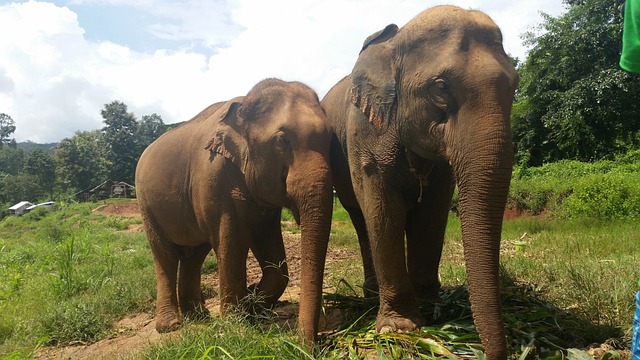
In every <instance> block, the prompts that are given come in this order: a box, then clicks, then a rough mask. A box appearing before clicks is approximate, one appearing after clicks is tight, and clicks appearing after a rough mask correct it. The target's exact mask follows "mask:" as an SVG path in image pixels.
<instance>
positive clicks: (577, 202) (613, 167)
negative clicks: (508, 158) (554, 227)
mask: <svg viewBox="0 0 640 360" xmlns="http://www.w3.org/2000/svg"><path fill="white" fill-rule="evenodd" d="M513 174H514V175H513V179H512V181H511V188H510V193H509V200H508V201H509V205H508V206H509V207H510V208H512V209H518V210H520V211H526V212H529V213H532V214H540V213H542V212H543V211H546V212H548V213H549V214H550V215H555V216H559V217H569V218H580V217H584V216H589V217H592V218H598V219H603V220H612V219H638V218H640V150H636V151H631V152H629V153H627V154H625V155H621V156H618V157H617V158H616V159H614V160H601V161H594V162H590V163H586V162H579V161H576V160H562V161H557V162H554V163H549V164H545V165H543V166H540V167H531V168H529V167H524V166H519V167H516V168H515V169H514V173H513Z"/></svg>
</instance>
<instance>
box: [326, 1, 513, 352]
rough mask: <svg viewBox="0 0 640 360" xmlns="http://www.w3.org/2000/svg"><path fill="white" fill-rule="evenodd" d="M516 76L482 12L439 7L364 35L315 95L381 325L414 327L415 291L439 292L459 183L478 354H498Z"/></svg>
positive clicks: (417, 319) (421, 294)
mask: <svg viewBox="0 0 640 360" xmlns="http://www.w3.org/2000/svg"><path fill="white" fill-rule="evenodd" d="M517 83H518V75H517V73H516V71H515V69H514V66H513V65H512V63H511V61H510V60H509V58H508V57H507V55H506V54H505V52H504V49H503V47H502V35H501V33H500V30H499V29H498V27H497V26H496V25H495V23H494V22H493V21H492V20H491V19H490V18H489V17H488V16H487V15H485V14H483V13H481V12H478V11H467V10H463V9H460V8H457V7H453V6H438V7H434V8H431V9H428V10H426V11H424V12H422V13H420V14H419V15H417V16H416V17H415V18H414V19H413V20H411V21H410V22H409V23H407V24H406V25H405V26H404V27H402V28H401V29H398V27H397V26H396V25H393V24H392V25H389V26H387V27H386V28H385V29H384V30H381V31H379V32H377V33H375V34H373V35H371V36H370V37H369V38H367V39H366V40H365V42H364V45H363V47H362V50H361V52H360V55H359V57H358V59H357V61H356V64H355V66H354V68H353V71H352V73H351V74H350V75H349V76H347V77H345V78H344V79H342V80H341V81H340V82H338V83H337V84H336V85H335V86H334V87H333V88H332V89H331V90H330V91H329V92H328V93H327V95H326V96H325V97H324V99H323V100H322V102H321V104H322V107H323V109H324V110H325V113H326V114H327V116H328V117H329V119H330V120H331V121H332V125H333V127H334V132H335V136H334V139H333V141H332V146H331V166H332V171H333V174H334V186H335V189H336V192H337V193H338V196H339V198H340V200H341V202H342V204H343V205H344V207H345V208H346V209H347V210H348V212H349V214H350V216H351V219H352V221H353V223H354V226H355V228H356V230H357V233H358V237H359V240H360V244H361V251H362V255H363V263H364V269H365V290H374V289H375V284H376V282H377V283H378V285H379V295H380V310H379V312H378V316H377V321H376V329H377V330H378V331H389V330H391V331H393V330H400V331H411V330H415V329H416V328H417V327H419V326H421V325H423V324H424V323H425V319H424V318H423V316H422V315H421V314H420V312H419V309H418V306H417V299H420V298H422V299H428V300H437V299H438V298H439V295H438V294H439V289H440V282H439V280H438V266H439V262H440V257H441V252H442V244H443V239H444V231H445V227H446V222H447V216H448V210H449V208H450V203H451V198H452V194H453V191H454V187H455V185H457V186H458V189H459V208H460V217H461V223H462V225H461V226H462V238H463V243H464V255H465V263H466V267H467V282H468V286H469V294H470V300H471V306H472V310H473V317H474V321H475V323H476V326H477V329H478V332H479V334H480V337H481V339H482V344H483V345H484V348H485V351H486V355H487V358H489V359H504V358H506V356H507V354H506V340H505V331H504V324H503V321H502V310H501V304H500V291H499V286H500V279H499V274H498V272H499V252H500V232H501V228H502V216H503V211H504V207H505V203H506V198H507V193H508V188H509V182H510V178H511V170H512V157H513V154H512V152H513V150H512V139H511V130H510V124H509V116H510V112H511V103H512V101H513V96H514V92H515V89H516V87H517ZM405 235H406V247H407V248H406V250H405V242H404V237H405ZM365 292H366V291H365Z"/></svg>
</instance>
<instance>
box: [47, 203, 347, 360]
mask: <svg viewBox="0 0 640 360" xmlns="http://www.w3.org/2000/svg"><path fill="white" fill-rule="evenodd" d="M94 212H95V213H99V214H103V215H115V216H127V217H139V216H140V213H139V211H138V205H137V204H136V203H130V204H109V205H103V206H100V207H98V208H96V209H95V210H94ZM128 231H143V230H142V225H131V226H130V227H129V229H128ZM283 238H284V243H285V248H286V256H287V265H288V268H289V284H288V286H287V289H286V290H285V292H284V294H283V295H282V297H281V298H280V301H279V304H278V306H277V307H276V309H275V312H276V313H277V320H278V321H281V322H283V323H289V324H291V326H295V323H296V321H297V318H296V314H297V311H298V300H299V298H300V235H299V234H291V233H284V234H283ZM209 256H213V254H210V255H209ZM357 256H359V254H358V253H357V252H355V251H345V250H334V249H330V250H329V252H328V253H327V263H326V266H325V268H326V269H327V268H330V266H331V264H332V263H334V262H337V261H340V260H344V259H348V258H352V257H354V258H355V257H357ZM260 276H261V270H260V266H259V264H258V262H257V260H256V259H255V258H254V257H253V255H252V254H251V253H250V254H249V259H248V261H247V284H253V283H256V282H258V280H259V279H260ZM202 282H203V283H204V286H205V287H206V288H211V289H216V291H217V289H218V277H217V275H216V274H204V275H203V277H202ZM205 305H206V307H207V309H208V310H209V311H210V312H211V315H213V316H218V315H219V314H220V301H219V298H218V297H217V296H212V297H209V298H207V299H206V300H205ZM333 325H334V324H326V323H325V324H321V325H320V327H321V329H320V330H323V328H325V329H326V328H327V327H329V326H333ZM114 329H115V333H116V334H117V335H114V336H112V337H110V338H108V339H105V340H102V341H98V342H96V343H92V344H83V343H78V344H72V345H70V346H66V347H55V348H43V349H40V350H39V351H38V352H37V354H36V358H39V359H113V358H119V357H123V356H128V355H132V354H135V353H136V352H139V351H141V350H143V349H144V348H146V347H148V346H150V345H152V344H155V343H158V342H160V341H163V340H165V339H168V338H171V337H173V336H176V335H177V334H179V331H176V332H172V333H165V334H159V333H158V332H157V331H156V330H155V321H154V315H153V314H147V313H142V314H136V315H134V316H128V317H125V318H124V319H122V320H120V321H118V322H117V323H115V324H114Z"/></svg>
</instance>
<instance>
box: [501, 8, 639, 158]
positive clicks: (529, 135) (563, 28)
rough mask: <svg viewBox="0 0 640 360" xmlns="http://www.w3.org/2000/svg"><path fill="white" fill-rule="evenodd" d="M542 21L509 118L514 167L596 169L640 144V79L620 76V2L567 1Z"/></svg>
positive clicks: (531, 34) (531, 35)
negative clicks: (582, 164)
mask: <svg viewBox="0 0 640 360" xmlns="http://www.w3.org/2000/svg"><path fill="white" fill-rule="evenodd" d="M566 3H567V4H568V5H569V9H568V11H567V13H566V14H564V15H563V16H561V17H558V18H554V17H551V16H549V15H545V14H543V16H544V21H543V23H542V24H541V26H540V28H539V29H538V30H539V31H541V32H542V35H538V34H537V33H536V32H529V33H527V34H526V35H525V42H526V43H527V44H528V45H530V46H532V48H531V51H530V52H529V54H528V57H527V59H526V60H525V62H524V64H523V65H522V66H521V67H520V68H519V69H518V71H519V73H520V89H519V91H518V93H517V94H516V100H515V103H514V107H513V113H512V127H513V133H514V142H515V145H516V161H517V162H518V163H520V164H524V165H541V164H542V163H546V162H554V161H557V160H561V159H573V160H581V161H593V160H599V159H606V158H611V157H613V156H615V155H616V154H619V153H622V152H626V151H628V150H630V149H635V148H637V147H638V145H639V144H640V133H639V131H640V102H639V101H638V100H637V97H638V94H640V77H638V76H637V75H635V74H630V73H628V72H625V71H624V70H622V69H620V68H619V65H618V62H619V59H620V48H621V36H622V14H621V12H620V9H619V8H620V5H621V3H622V0H613V1H612V0H580V1H577V0H573V1H566Z"/></svg>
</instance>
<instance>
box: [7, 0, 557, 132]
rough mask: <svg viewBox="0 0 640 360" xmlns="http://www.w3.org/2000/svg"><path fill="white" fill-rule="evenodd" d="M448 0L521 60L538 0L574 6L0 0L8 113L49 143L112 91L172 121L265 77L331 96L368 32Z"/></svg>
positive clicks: (96, 116) (83, 121) (87, 119)
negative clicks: (490, 25)
mask: <svg viewBox="0 0 640 360" xmlns="http://www.w3.org/2000/svg"><path fill="white" fill-rule="evenodd" d="M443 3H448V4H454V5H458V6H461V7H463V8H469V9H478V10H482V11H484V12H486V13H488V14H489V15H490V16H491V17H492V18H493V19H494V21H496V23H497V24H498V25H499V26H500V27H501V29H502V32H503V35H504V38H505V40H504V47H505V50H506V51H507V53H509V54H511V55H512V56H517V57H519V58H520V59H521V60H522V59H524V58H525V57H526V51H527V48H525V47H524V46H523V45H522V39H521V35H522V34H523V33H524V32H525V31H527V30H530V29H531V28H532V27H535V26H536V25H538V24H540V22H541V17H540V12H544V13H547V14H550V15H553V16H559V15H561V14H562V13H564V12H565V11H566V8H565V6H564V5H563V4H562V0H538V1H513V0H482V1H481V0H476V1H472V0H468V1H464V0H459V1H458V0H447V1H445V2H443V1H442V0H440V1H438V0H423V1H417V0H398V1H389V0H269V1H259V0H54V1H48V2H45V1H17V2H10V1H5V0H0V34H1V35H0V113H5V114H8V115H9V116H11V117H12V118H13V120H14V121H15V124H16V131H15V133H14V137H15V138H16V140H17V141H25V140H31V141H34V142H40V143H42V142H58V141H60V140H61V139H63V138H65V137H71V136H73V135H74V133H75V132H76V131H79V130H80V131H85V130H94V129H98V128H101V127H102V126H103V124H102V118H101V117H100V110H101V109H102V108H103V107H104V105H105V104H107V103H109V102H111V101H114V100H119V101H122V102H124V103H125V104H127V105H128V108H129V111H130V112H133V113H134V114H135V115H136V116H137V117H138V118H140V117H142V116H143V115H149V114H152V113H157V114H159V115H160V116H162V118H163V120H164V122H165V123H174V122H178V121H183V120H188V119H190V118H191V117H192V116H194V115H195V114H197V113H198V112H199V111H200V110H201V109H203V108H204V107H206V106H208V105H209V104H211V103H213V102H216V101H220V100H227V99H229V98H232V97H235V96H238V95H243V94H245V93H246V92H247V91H248V90H249V89H250V88H251V87H252V86H253V85H254V84H255V83H256V82H258V81H260V80H262V79H264V78H266V77H278V78H281V79H284V80H299V81H302V82H305V83H307V84H308V85H310V86H311V87H312V88H313V89H314V90H316V91H317V92H318V94H319V96H320V97H322V96H323V95H324V94H325V93H326V92H327V91H328V90H329V89H330V88H331V86H332V85H333V84H334V83H336V82H337V81H338V80H340V79H341V78H342V77H343V76H344V75H346V74H347V73H349V72H350V70H351V67H352V66H353V63H354V62H355V59H356V57H357V55H358V52H359V50H360V46H361V45H362V41H363V40H364V39H365V38H366V37H367V36H369V35H370V34H371V33H373V32H375V31H378V30H380V29H382V28H384V27H385V26H386V25H387V24H390V23H395V24H397V25H399V26H402V25H403V24H405V23H406V22H407V21H409V20H410V19H411V18H412V17H413V16H415V15H416V14H417V13H419V12H420V11H422V10H424V9H426V8H428V7H430V6H433V5H438V4H443Z"/></svg>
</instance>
